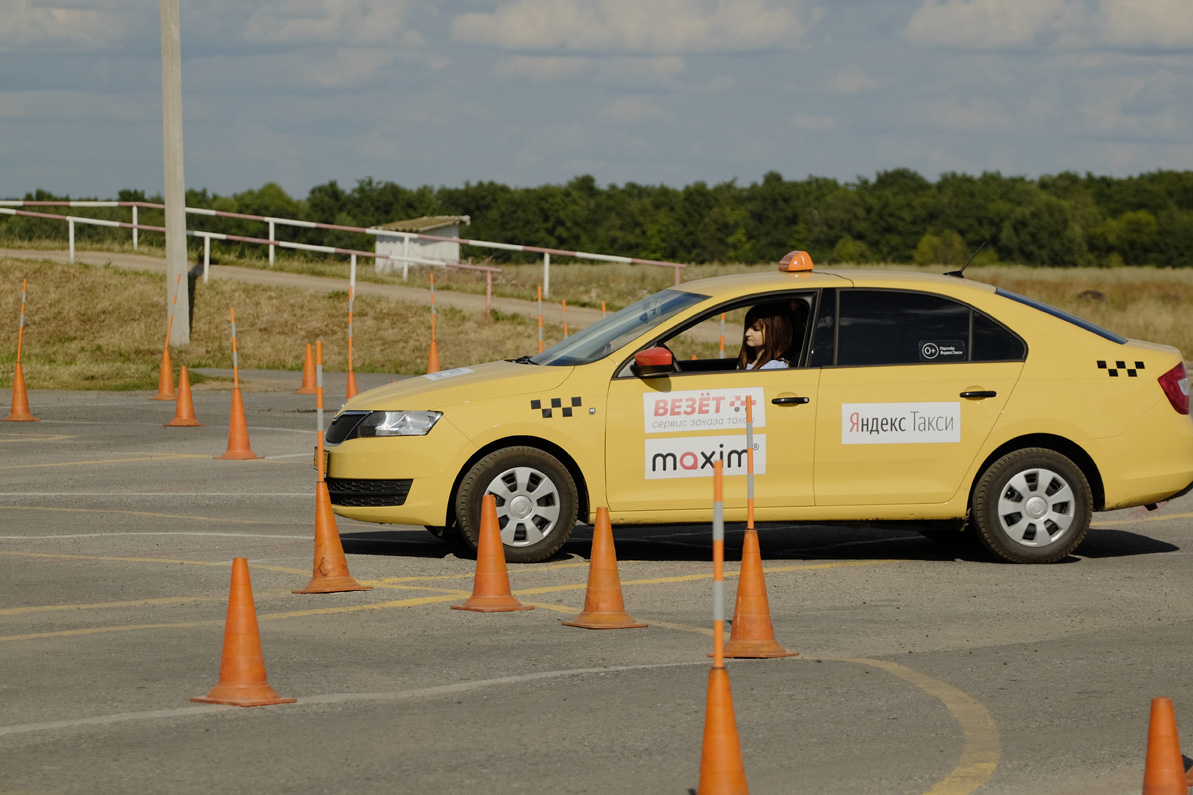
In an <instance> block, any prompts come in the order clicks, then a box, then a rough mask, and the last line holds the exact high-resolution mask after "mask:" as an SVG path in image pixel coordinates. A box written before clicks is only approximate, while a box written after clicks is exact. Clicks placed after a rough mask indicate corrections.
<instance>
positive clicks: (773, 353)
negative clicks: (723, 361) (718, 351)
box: [737, 303, 794, 370]
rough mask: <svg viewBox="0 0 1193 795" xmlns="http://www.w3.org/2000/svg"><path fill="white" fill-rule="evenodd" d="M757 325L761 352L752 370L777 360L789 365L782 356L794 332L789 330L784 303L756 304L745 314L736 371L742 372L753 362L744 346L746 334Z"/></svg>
mask: <svg viewBox="0 0 1193 795" xmlns="http://www.w3.org/2000/svg"><path fill="white" fill-rule="evenodd" d="M755 323H757V324H758V326H759V328H761V329H762V334H763V339H762V350H761V351H760V352H759V354H758V361H757V362H756V363H755V364H754V369H758V368H760V367H762V365H764V364H766V363H767V362H769V361H772V360H774V359H778V360H779V361H781V362H783V363H784V364H791V363H790V362H788V361H787V360H786V359H784V358H783V354H785V353H786V352H787V349H788V348H790V347H791V340H792V337H793V335H794V331H793V330H792V328H791V316H790V314H789V312H788V308H787V305H786V304H784V303H770V304H757V305H755V306H752V307H750V310H749V311H748V312H746V320H745V324H744V325H743V326H742V333H741V352H740V353H738V355H737V369H739V370H744V369H746V365H747V364H749V363H750V362H751V361H753V351H752V350H751V349H750V347H749V346H748V345H746V332H747V331H749V330H750V329H751V328H752V327H753V326H754V324H755Z"/></svg>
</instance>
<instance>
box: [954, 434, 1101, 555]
mask: <svg viewBox="0 0 1193 795" xmlns="http://www.w3.org/2000/svg"><path fill="white" fill-rule="evenodd" d="M1092 513H1093V497H1092V495H1091V492H1090V487H1089V482H1088V481H1087V480H1086V478H1085V474H1084V473H1083V472H1082V471H1081V469H1080V468H1079V467H1078V466H1077V465H1076V464H1074V463H1073V462H1072V461H1070V460H1069V459H1068V458H1066V457H1065V456H1063V455H1061V454H1060V453H1058V452H1056V451H1054V450H1048V449H1045V448H1041V447H1029V448H1025V449H1023V450H1016V451H1014V452H1012V453H1008V454H1007V455H1005V456H1003V457H1002V458H1000V459H998V460H997V461H995V462H994V463H993V464H991V465H990V467H989V468H988V469H987V470H986V471H985V472H983V473H982V476H981V477H980V478H978V483H977V486H976V487H975V488H974V492H973V498H972V502H971V511H970V521H971V522H972V523H973V526H974V529H975V530H976V532H977V536H978V538H980V539H981V541H982V544H983V545H984V546H985V547H986V548H987V549H988V550H990V551H991V552H993V553H994V554H995V555H997V556H998V557H1000V558H1002V559H1003V560H1008V561H1011V562H1012V563H1053V562H1055V561H1058V560H1060V559H1061V558H1064V557H1067V556H1068V555H1069V553H1070V552H1072V551H1073V550H1074V549H1076V548H1077V545H1078V544H1080V543H1081V541H1082V539H1084V538H1085V533H1086V531H1087V530H1088V529H1089V522H1090V517H1091V514H1092Z"/></svg>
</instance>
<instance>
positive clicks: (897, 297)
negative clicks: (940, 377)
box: [836, 290, 970, 365]
mask: <svg viewBox="0 0 1193 795" xmlns="http://www.w3.org/2000/svg"><path fill="white" fill-rule="evenodd" d="M838 295H839V302H838V316H839V317H838V323H837V356H836V363H837V364H838V365H867V364H928V363H933V362H948V361H968V360H969V337H970V334H969V320H970V308H969V307H968V306H965V305H964V304H959V303H957V302H956V301H952V300H950V299H948V298H944V297H942V296H939V295H930V294H927V293H915V292H904V291H898V290H840V291H838Z"/></svg>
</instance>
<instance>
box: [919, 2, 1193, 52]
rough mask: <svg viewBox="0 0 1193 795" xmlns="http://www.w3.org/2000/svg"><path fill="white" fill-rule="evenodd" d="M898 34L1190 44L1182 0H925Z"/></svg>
mask: <svg viewBox="0 0 1193 795" xmlns="http://www.w3.org/2000/svg"><path fill="white" fill-rule="evenodd" d="M903 35H904V37H905V38H907V40H908V41H911V42H912V43H914V44H921V45H925V46H930V47H951V48H957V49H978V50H1008V49H1033V48H1046V47H1055V48H1058V49H1099V48H1120V49H1190V48H1193V9H1191V8H1190V5H1189V0H924V2H923V4H922V5H920V7H919V8H918V9H916V11H915V13H914V14H913V15H912V17H911V19H910V20H909V21H908V23H907V26H906V27H905V28H904V29H903Z"/></svg>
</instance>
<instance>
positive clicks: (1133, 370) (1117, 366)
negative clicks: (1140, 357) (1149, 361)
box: [1098, 359, 1143, 378]
mask: <svg viewBox="0 0 1193 795" xmlns="http://www.w3.org/2000/svg"><path fill="white" fill-rule="evenodd" d="M1113 364H1114V366H1113V367H1111V366H1110V365H1111V362H1108V361H1103V360H1102V359H1099V360H1098V369H1099V370H1105V371H1106V375H1108V376H1110V377H1111V378H1118V376H1119V372H1120V371H1123V370H1125V371H1126V372H1127V378H1136V377H1138V376H1139V371H1140V370H1142V369H1143V362H1135V366H1134V367H1127V363H1126V362H1114V363H1113Z"/></svg>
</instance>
